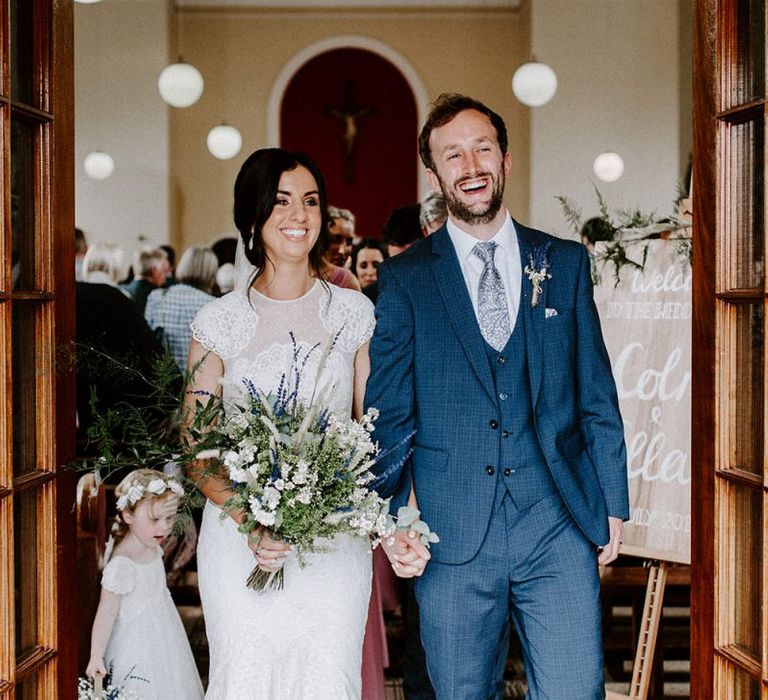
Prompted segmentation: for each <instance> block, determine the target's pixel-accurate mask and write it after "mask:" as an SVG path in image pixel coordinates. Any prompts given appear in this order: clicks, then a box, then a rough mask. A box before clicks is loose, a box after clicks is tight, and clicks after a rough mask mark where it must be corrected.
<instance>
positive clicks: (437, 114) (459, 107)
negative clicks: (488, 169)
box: [419, 92, 508, 172]
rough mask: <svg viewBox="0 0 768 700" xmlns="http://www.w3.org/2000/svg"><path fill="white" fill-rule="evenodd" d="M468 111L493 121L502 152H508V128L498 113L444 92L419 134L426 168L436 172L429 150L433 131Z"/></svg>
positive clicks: (470, 99)
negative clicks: (475, 112) (460, 113)
mask: <svg viewBox="0 0 768 700" xmlns="http://www.w3.org/2000/svg"><path fill="white" fill-rule="evenodd" d="M467 109H474V110H476V111H478V112H480V113H481V114H484V115H485V116H486V117H488V119H490V120H491V124H493V128H494V129H496V137H497V139H498V141H499V146H500V148H501V152H502V154H504V153H506V152H507V146H508V141H507V127H506V125H505V124H504V120H503V119H502V118H501V117H500V116H499V115H498V114H496V112H494V111H493V110H492V109H491V108H490V107H488V106H486V105H484V104H483V103H482V102H480V101H479V100H476V99H474V98H472V97H467V96H466V95H460V94H458V93H455V92H444V93H443V94H442V95H440V96H439V97H438V98H437V99H436V100H435V101H434V102H433V103H432V109H431V110H430V112H429V114H428V115H427V121H426V122H425V123H424V128H422V130H421V133H420V134H419V156H421V162H422V163H424V167H425V168H427V169H429V170H431V171H432V172H435V161H434V160H433V158H432V152H431V151H430V148H429V137H430V135H431V134H432V131H433V130H434V129H438V128H439V127H441V126H445V125H446V124H447V123H448V122H450V121H451V120H452V119H453V118H454V117H455V116H456V115H457V114H458V113H459V112H463V111H464V110H467Z"/></svg>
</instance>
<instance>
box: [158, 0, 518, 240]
mask: <svg viewBox="0 0 768 700" xmlns="http://www.w3.org/2000/svg"><path fill="white" fill-rule="evenodd" d="M181 19H182V25H181V31H182V36H183V42H184V56H185V59H186V60H188V61H190V62H192V63H194V64H195V65H196V66H197V67H198V68H199V69H200V70H201V71H202V73H203V75H204V76H205V80H206V90H205V93H204V94H203V97H202V98H201V100H200V102H198V103H197V104H196V105H194V106H193V107H191V108H189V109H187V110H183V111H182V110H177V111H174V112H173V114H172V117H171V133H172V139H171V142H172V143H171V164H172V166H171V175H172V183H173V201H174V209H175V216H174V221H175V230H174V233H175V239H174V240H175V242H176V243H177V244H182V243H183V244H184V245H187V244H191V243H205V242H208V241H211V240H214V239H215V238H217V237H218V236H220V235H223V234H228V233H230V232H232V231H233V230H234V229H233V225H232V223H231V219H232V217H231V209H232V184H233V182H234V179H235V176H236V174H237V170H238V167H239V164H240V162H242V159H243V158H244V157H245V155H247V154H248V153H250V152H251V151H253V150H255V149H257V148H260V147H263V146H266V145H274V144H270V143H268V125H267V108H268V103H269V99H270V94H271V91H272V88H273V85H274V83H275V81H276V79H277V78H278V76H279V75H280V72H281V71H282V69H283V67H284V66H285V65H286V64H288V63H289V62H290V61H291V59H292V58H293V57H294V56H295V55H296V54H298V53H300V52H302V51H304V50H305V49H306V48H307V47H309V46H311V45H313V44H315V43H316V42H320V41H323V40H328V39H331V38H332V37H334V36H338V35H353V36H356V37H363V38H369V39H372V40H374V41H375V42H379V43H381V44H384V45H386V46H387V47H389V48H390V49H391V50H392V51H394V52H395V53H397V54H399V55H401V56H402V57H403V58H404V59H405V61H407V63H408V64H409V65H410V66H411V67H412V68H413V70H414V72H415V74H416V75H417V76H418V78H419V79H420V81H421V82H422V83H423V85H424V88H425V91H426V95H427V99H428V100H431V99H434V98H435V97H436V96H437V95H438V94H440V93H441V92H444V91H454V92H467V93H469V94H471V95H473V96H475V97H478V98H479V99H481V100H483V101H486V102H488V103H489V104H490V105H492V106H493V107H494V108H496V109H497V110H498V111H499V112H500V113H501V114H502V115H503V116H504V118H505V119H506V121H507V123H508V127H509V130H510V151H511V153H512V156H513V176H512V178H511V182H510V186H509V187H508V190H507V204H508V206H509V207H510V208H511V209H512V210H513V211H515V212H523V213H524V214H523V215H525V213H527V202H528V184H527V172H528V128H529V123H528V118H529V117H528V111H527V110H526V109H525V108H523V107H522V106H521V105H520V104H519V103H518V102H517V101H516V100H515V99H514V98H513V97H512V95H511V93H510V91H509V88H508V86H509V81H510V78H511V75H512V73H513V72H514V68H515V67H516V66H517V65H519V64H520V63H522V62H523V61H524V60H525V58H526V56H527V55H528V45H529V35H528V17H527V10H523V11H513V10H473V11H468V10H455V9H454V10H442V11H430V10H420V11H419V10H414V11H410V10H399V11H384V10H378V11H371V10H343V11H342V10H333V9H324V10H323V11H310V12H306V11H304V12H293V11H276V10H237V11H233V10H230V11H226V10H218V11H213V10H208V11H203V10H194V9H191V8H188V9H184V10H182V11H181ZM222 121H226V122H227V123H229V124H232V125H233V126H236V127H237V128H238V129H239V130H240V131H241V133H242V135H243V150H242V152H241V154H240V156H238V157H237V158H235V159H233V160H231V161H217V160H216V159H214V158H213V157H212V156H211V155H210V154H209V153H208V151H207V150H206V147H205V139H206V135H207V133H208V130H209V129H210V128H211V127H213V126H215V125H216V124H217V123H220V122H222ZM414 159H416V144H415V143H414ZM370 167H377V168H383V169H386V167H387V164H386V163H371V164H370ZM371 196H375V193H371Z"/></svg>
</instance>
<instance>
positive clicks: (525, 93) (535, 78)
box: [512, 61, 557, 107]
mask: <svg viewBox="0 0 768 700" xmlns="http://www.w3.org/2000/svg"><path fill="white" fill-rule="evenodd" d="M512 92H513V93H514V94H515V97H517V99H518V100H520V102H522V103H523V104H524V105H528V107H541V106H542V105H545V104H547V102H549V101H550V100H551V99H552V98H553V97H554V96H555V93H556V92H557V76H556V75H555V71H553V70H552V69H551V68H550V67H549V66H548V65H547V64H546V63H539V62H538V61H531V62H530V63H524V64H523V65H522V66H520V68H518V69H517V70H516V71H515V74H514V75H513V76H512Z"/></svg>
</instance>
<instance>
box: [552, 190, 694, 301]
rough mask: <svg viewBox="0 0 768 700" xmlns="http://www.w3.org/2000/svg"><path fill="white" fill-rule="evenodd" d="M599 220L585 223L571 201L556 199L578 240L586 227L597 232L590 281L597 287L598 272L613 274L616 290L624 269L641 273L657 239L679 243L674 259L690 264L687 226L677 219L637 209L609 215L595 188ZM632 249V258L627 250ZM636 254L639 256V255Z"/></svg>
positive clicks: (601, 197) (578, 209)
mask: <svg viewBox="0 0 768 700" xmlns="http://www.w3.org/2000/svg"><path fill="white" fill-rule="evenodd" d="M595 195H596V197H597V204H598V210H599V212H600V213H599V216H598V217H595V218H593V219H590V220H589V221H587V222H585V220H584V217H583V216H582V210H581V208H580V207H579V206H578V204H576V203H575V202H574V201H573V200H571V199H569V198H568V197H565V196H563V195H559V196H557V197H556V199H557V201H558V202H559V203H560V206H561V207H562V209H563V217H564V218H565V220H566V221H567V222H568V224H569V225H570V226H571V229H572V230H573V232H574V234H575V236H576V237H577V239H579V240H581V236H582V233H583V232H584V229H585V223H586V225H587V226H588V227H589V226H593V227H595V228H597V229H598V231H597V239H598V241H599V243H600V245H598V246H596V247H595V249H594V251H593V252H592V253H591V263H592V280H593V282H594V283H595V284H599V283H600V281H601V279H600V270H603V269H605V268H606V267H610V268H612V270H613V276H614V284H615V285H616V286H618V284H619V282H620V281H621V275H622V273H623V272H626V271H627V268H628V269H629V270H630V271H632V270H637V271H640V272H642V271H643V270H644V269H645V264H646V262H647V259H648V248H649V246H650V242H651V241H652V240H655V239H658V238H665V239H674V240H677V241H678V244H677V247H676V253H677V255H678V256H679V257H680V258H682V259H683V260H685V262H686V263H687V264H690V261H691V239H690V236H689V235H688V234H687V233H686V231H685V230H686V229H687V228H689V227H690V222H687V221H684V220H682V219H681V218H678V217H676V216H672V217H667V218H663V219H659V218H658V217H657V216H656V214H655V213H650V214H645V213H643V212H641V211H640V210H639V209H620V210H618V211H615V212H611V211H610V210H609V208H608V205H607V203H606V201H605V199H604V198H603V195H602V194H601V192H600V190H599V189H598V188H597V187H595ZM638 243H640V244H641V245H640V246H638V245H637V244H638ZM629 245H632V256H631V257H630V255H628V247H629ZM638 252H639V255H638Z"/></svg>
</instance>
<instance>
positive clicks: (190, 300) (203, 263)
mask: <svg viewBox="0 0 768 700" xmlns="http://www.w3.org/2000/svg"><path fill="white" fill-rule="evenodd" d="M218 269H219V265H218V260H217V259H216V255H215V254H214V252H213V251H212V250H211V249H210V248H206V247H204V246H192V247H191V248H188V249H187V250H186V251H185V252H184V255H182V256H181V260H180V261H179V265H178V267H177V268H176V279H177V283H176V284H174V285H173V286H172V287H166V288H165V289H156V290H155V291H153V292H152V293H151V294H150V295H149V297H148V298H147V308H146V311H145V312H144V314H145V316H146V319H147V323H149V326H150V328H152V330H154V331H155V332H156V333H157V335H158V336H162V340H163V342H164V343H165V345H166V347H167V348H168V350H170V352H171V354H172V355H173V358H174V360H176V364H177V366H178V367H179V369H180V370H181V371H182V372H183V371H184V370H185V369H186V366H187V355H188V354H189V343H190V341H191V340H192V330H191V329H190V327H189V324H190V323H191V322H192V319H194V317H195V315H196V314H197V312H198V311H199V310H200V308H201V307H203V306H205V304H207V303H208V302H209V301H211V300H213V298H214V297H213V293H212V292H213V286H214V284H215V282H216V271H217V270H218Z"/></svg>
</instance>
